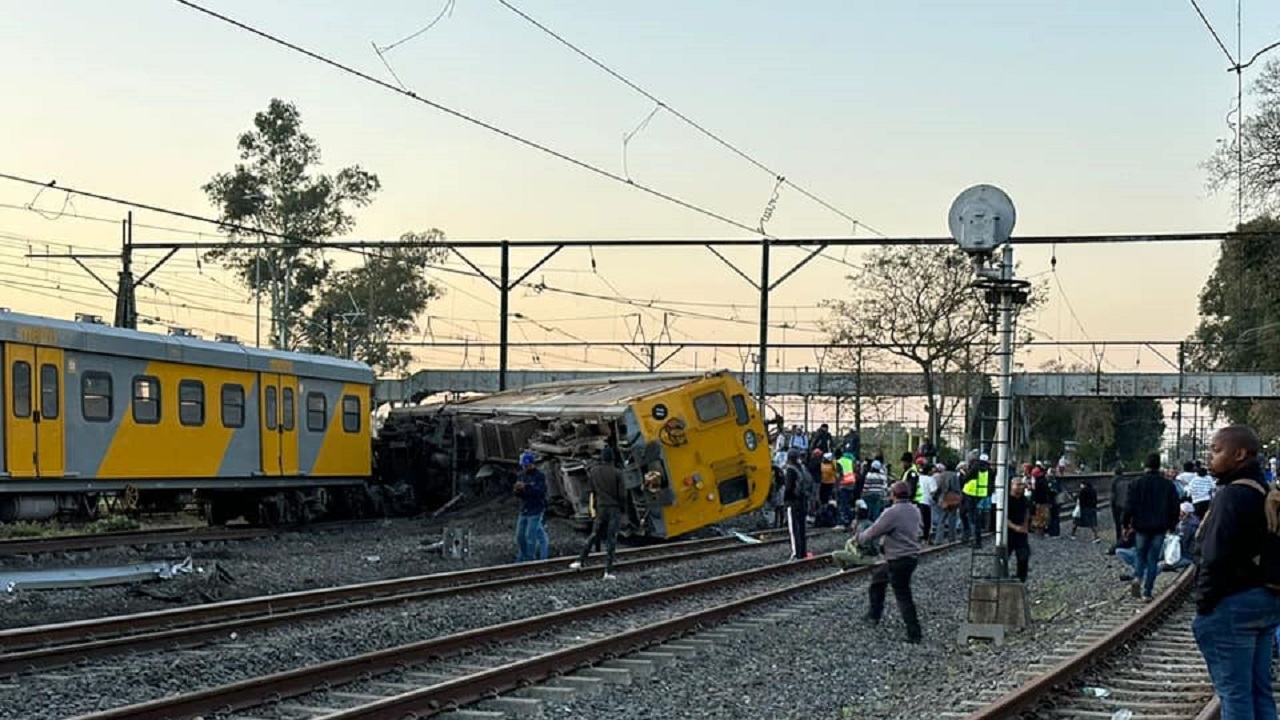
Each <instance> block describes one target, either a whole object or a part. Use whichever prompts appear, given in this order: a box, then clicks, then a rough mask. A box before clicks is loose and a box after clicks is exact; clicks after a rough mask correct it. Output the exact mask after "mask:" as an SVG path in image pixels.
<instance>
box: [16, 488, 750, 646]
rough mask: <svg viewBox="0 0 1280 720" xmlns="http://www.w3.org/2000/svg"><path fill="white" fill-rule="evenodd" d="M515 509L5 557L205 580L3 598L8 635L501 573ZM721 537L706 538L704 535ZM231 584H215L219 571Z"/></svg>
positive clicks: (567, 548)
mask: <svg viewBox="0 0 1280 720" xmlns="http://www.w3.org/2000/svg"><path fill="white" fill-rule="evenodd" d="M516 508H517V506H516V503H515V501H514V500H512V499H509V498H501V499H497V500H492V501H489V502H487V503H484V504H481V505H478V506H476V507H472V508H468V509H466V510H463V511H460V512H458V513H456V514H454V515H448V516H442V517H440V518H436V519H432V520H411V519H394V520H379V521H371V522H360V523H353V524H350V525H346V526H342V527H332V526H329V527H325V528H324V529H318V528H317V529H307V528H302V529H299V530H289V531H284V532H281V533H280V534H279V535H276V536H272V537H265V538H259V539H252V540H235V541H221V542H216V543H193V544H190V545H181V546H170V547H164V546H160V547H148V548H145V549H143V550H141V551H138V550H134V549H132V548H127V547H119V548H104V549H100V550H94V551H90V552H78V553H63V554H58V555H40V556H37V557H35V558H32V557H21V556H20V557H5V558H0V571H3V570H4V569H10V570H33V569H41V568H64V567H99V566H112V565H126V564H131V563H138V562H143V561H151V560H171V561H178V560H182V559H183V558H185V557H187V556H190V557H191V558H192V560H193V562H194V564H195V565H196V566H197V567H201V568H204V569H205V570H206V574H201V575H198V576H187V577H183V578H180V579H178V580H175V581H167V582H155V583H148V584H147V587H148V589H156V590H161V591H170V590H173V591H174V594H175V595H177V598H176V599H175V600H172V601H169V600H160V599H156V598H154V597H150V596H147V595H145V594H142V593H141V592H139V589H140V588H137V587H131V586H116V587H103V588H87V589H71V590H38V591H37V590H32V591H19V592H15V593H4V592H2V591H0V628H10V627H21V626H26V625H43V624H47V623H57V622H67V621H71V620H81V619H85V618H92V617H103V616H107V615H124V614H129V613H137V612H145V611H148V610H159V609H164V608H170V607H175V606H177V605H191V604H198V603H201V602H207V601H209V600H211V599H220V600H229V599H234V598H242V597H252V596H256V595H266V594H273V593H281V592H291V591H296V590H307V589H311V588H319V587H329V586H334V585H346V584H350V583H358V582H368V581H371V580H382V579H386V578H394V577H404V576H408V575H423V574H427V573H434V572H445V571H453V570H463V569H468V568H475V567H483V566H488V565H501V564H506V563H510V562H513V561H514V560H515V541H514V533H515V519H516ZM547 524H548V529H547V534H548V536H549V538H550V552H551V555H552V556H553V557H554V556H557V555H567V554H571V553H577V552H578V551H579V550H580V549H581V547H582V543H583V542H584V540H585V536H584V535H583V534H581V533H579V532H576V531H575V530H573V528H572V527H571V526H570V524H569V523H568V522H567V521H565V520H562V519H559V518H548V523H547ZM448 526H457V527H464V528H468V529H470V531H471V541H470V555H469V557H468V558H467V559H466V560H463V561H459V560H453V559H446V558H444V557H442V556H441V554H440V553H439V552H438V551H432V550H429V549H427V547H426V545H429V544H430V543H432V542H435V541H438V540H440V539H441V537H442V534H443V531H444V528H445V527H448ZM726 527H727V528H729V529H737V530H744V531H750V530H757V529H761V528H763V527H765V525H764V523H763V522H762V516H761V514H760V513H752V514H750V515H747V516H743V517H740V518H736V519H735V520H734V521H733V522H732V523H731V524H727V525H726ZM711 534H712V533H710V532H706V531H704V532H702V533H700V534H699V535H697V536H699V537H709V536H711ZM621 547H625V546H623V545H621V544H620V548H621ZM215 565H216V566H217V568H218V569H219V570H220V571H221V572H223V573H225V576H226V577H229V578H230V581H229V582H213V581H206V580H205V579H204V578H205V577H207V573H208V571H209V570H211V569H212V568H213V567H214V566H215Z"/></svg>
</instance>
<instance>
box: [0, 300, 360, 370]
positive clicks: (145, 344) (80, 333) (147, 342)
mask: <svg viewBox="0 0 1280 720" xmlns="http://www.w3.org/2000/svg"><path fill="white" fill-rule="evenodd" d="M0 342H12V343H24V344H33V345H44V346H48V347H57V348H62V349H64V350H78V351H81V352H88V353H99V354H103V355H117V356H122V357H133V358H142V359H146V360H161V361H166V362H177V363H186V364H190V365H204V366H208V367H218V368H227V369H231V370H251V371H258V372H282V370H283V368H282V367H281V366H282V364H283V363H288V364H289V367H291V368H292V369H291V370H288V371H286V372H292V373H293V374H296V375H299V376H301V377H310V378H317V379H321V380H338V381H342V382H353V383H362V384H366V385H370V384H372V383H373V380H374V376H373V370H372V369H371V368H370V367H369V366H368V365H365V364H364V363H362V362H356V361H354V360H345V359H342V358H333V357H328V356H326V355H310V354H307V353H297V352H284V351H282V350H267V349H263V348H252V347H245V346H244V345H240V344H239V343H233V342H215V341H213V340H204V339H201V338H197V337H188V336H182V335H160V334H158V333H150V332H143V331H140V330H128V329H125V328H117V327H111V326H109V325H100V324H97V323H91V322H72V321H69V320H59V319H57V318H47V317H39V316H36V315H23V314H21V313H13V312H0Z"/></svg>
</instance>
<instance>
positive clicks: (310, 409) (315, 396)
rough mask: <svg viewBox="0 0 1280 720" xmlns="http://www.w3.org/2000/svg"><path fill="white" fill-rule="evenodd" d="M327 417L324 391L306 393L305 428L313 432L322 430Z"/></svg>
mask: <svg viewBox="0 0 1280 720" xmlns="http://www.w3.org/2000/svg"><path fill="white" fill-rule="evenodd" d="M328 419H329V408H328V406H327V404H326V400H325V397H324V393H319V392H309V393H307V429H308V430H311V431H313V432H324V425H325V421H326V420H328Z"/></svg>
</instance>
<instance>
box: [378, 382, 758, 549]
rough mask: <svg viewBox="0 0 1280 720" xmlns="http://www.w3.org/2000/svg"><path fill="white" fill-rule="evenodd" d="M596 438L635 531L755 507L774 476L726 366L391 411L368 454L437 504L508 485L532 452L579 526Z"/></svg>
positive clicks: (754, 416)
mask: <svg viewBox="0 0 1280 720" xmlns="http://www.w3.org/2000/svg"><path fill="white" fill-rule="evenodd" d="M605 445H611V446H613V447H614V448H615V450H616V451H617V452H615V453H614V456H615V457H617V458H619V459H620V470H621V472H622V476H623V478H624V483H625V486H626V488H627V490H628V499H629V506H630V507H629V508H628V509H627V513H626V515H625V516H624V517H625V518H626V519H625V520H624V526H626V530H627V531H628V532H629V533H630V534H632V535H638V536H646V537H654V538H669V537H675V536H678V535H683V534H685V533H689V532H692V531H694V530H697V529H699V528H702V527H705V526H707V525H712V524H715V523H718V522H721V521H723V520H726V519H728V518H731V517H734V516H737V515H741V514H742V513H746V512H750V511H752V510H756V509H758V508H760V507H761V506H763V504H764V502H765V499H766V497H767V496H768V493H769V490H770V483H771V482H772V469H771V465H770V455H769V443H768V438H767V436H766V431H765V426H764V421H763V419H762V418H761V416H760V413H759V411H758V409H757V408H756V407H755V404H754V403H753V402H752V401H751V399H750V397H749V396H748V394H747V391H746V389H745V388H744V387H743V386H742V384H741V383H740V382H739V381H738V380H737V379H736V378H734V377H733V376H732V375H731V374H729V373H728V372H726V371H719V372H712V373H706V374H689V375H662V376H654V375H638V376H631V377H618V378H611V379H605V380H582V381H572V382H554V383H545V384H540V385H533V386H529V387H526V388H523V389H519V390H510V391H506V392H500V393H497V394H494V395H489V396H485V397H479V398H474V399H469V400H461V401H458V402H452V403H444V404H439V405H428V406H414V407H403V408H396V409H394V410H392V411H391V412H390V414H389V415H388V417H387V419H386V422H385V423H384V424H383V425H382V428H381V429H380V431H379V433H378V439H377V441H376V442H375V459H376V465H377V467H378V474H379V476H380V479H381V481H382V482H383V483H384V484H385V485H387V486H391V487H404V486H411V487H412V488H413V494H414V496H415V497H417V498H418V500H419V501H420V502H422V503H423V504H425V505H428V506H431V505H434V506H437V507H438V506H440V505H441V504H443V503H446V502H448V501H449V500H450V499H451V498H453V497H455V496H458V495H460V494H461V495H466V496H469V497H482V496H487V495H492V494H498V493H502V492H509V491H510V487H511V480H512V473H513V472H514V469H515V464H516V462H517V459H518V458H519V455H520V453H521V452H522V451H524V450H526V449H529V450H532V451H534V453H535V454H536V455H537V457H538V458H539V467H540V468H541V469H542V470H543V471H544V472H545V473H546V475H547V478H548V484H549V486H550V496H551V497H550V499H551V500H552V503H553V506H556V507H559V508H560V509H561V510H562V511H564V512H565V513H566V514H569V515H571V516H572V517H573V518H574V519H575V520H576V521H577V523H578V524H579V525H580V526H585V525H586V524H587V523H589V521H590V520H589V517H590V516H589V509H588V492H587V469H588V467H589V465H590V462H592V460H593V458H595V457H598V456H599V454H600V450H601V449H602V448H603V447H604V446H605ZM628 521H629V522H628Z"/></svg>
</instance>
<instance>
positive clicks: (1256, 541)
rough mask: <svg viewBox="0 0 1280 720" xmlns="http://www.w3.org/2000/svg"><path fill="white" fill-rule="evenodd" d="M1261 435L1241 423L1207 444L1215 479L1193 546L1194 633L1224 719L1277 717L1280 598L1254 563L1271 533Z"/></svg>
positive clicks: (1217, 434) (1220, 431)
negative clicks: (1274, 663) (1274, 688)
mask: <svg viewBox="0 0 1280 720" xmlns="http://www.w3.org/2000/svg"><path fill="white" fill-rule="evenodd" d="M1259 445H1260V443H1259V442H1258V436H1257V435H1256V434H1255V433H1254V432H1253V430H1251V429H1249V428H1248V427H1245V426H1243V425H1233V426H1230V427H1226V428H1223V429H1221V430H1219V431H1218V432H1217V433H1215V434H1214V436H1213V440H1212V441H1211V443H1210V445H1209V471H1210V472H1211V473H1213V476H1214V477H1215V478H1217V480H1218V492H1217V494H1216V495H1215V496H1214V499H1213V504H1212V505H1211V506H1210V508H1209V513H1208V514H1207V515H1206V516H1205V519H1204V523H1203V524H1202V525H1201V531H1200V539H1199V542H1198V543H1196V586H1195V602H1196V618H1195V620H1194V621H1193V622H1192V624H1191V629H1192V631H1193V632H1194V633H1195V636H1196V644H1197V645H1199V646H1200V653H1201V654H1202V655H1204V660H1205V664H1207V665H1208V666H1209V677H1210V678H1212V679H1213V688H1214V690H1216V691H1217V694H1218V697H1219V698H1220V699H1221V700H1222V717H1223V719H1224V720H1227V719H1229V718H1274V717H1276V703H1275V699H1274V698H1273V697H1272V694H1271V649H1272V647H1273V644H1274V640H1273V637H1272V636H1273V634H1274V633H1275V630H1276V627H1277V626H1278V625H1280V595H1277V594H1276V593H1274V592H1272V591H1271V590H1269V589H1268V588H1266V587H1264V586H1263V576H1262V572H1261V570H1260V569H1259V567H1258V566H1257V564H1256V563H1255V558H1257V557H1258V552H1259V549H1260V548H1262V547H1263V546H1264V544H1266V542H1267V536H1268V533H1269V532H1270V530H1269V529H1268V527H1267V516H1266V509H1265V505H1264V500H1265V498H1266V495H1265V494H1264V492H1262V490H1263V487H1262V485H1261V483H1262V482H1263V474H1262V467H1261V465H1260V464H1259V463H1258V461H1257V459H1256V458H1257V455H1258V448H1259Z"/></svg>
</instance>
